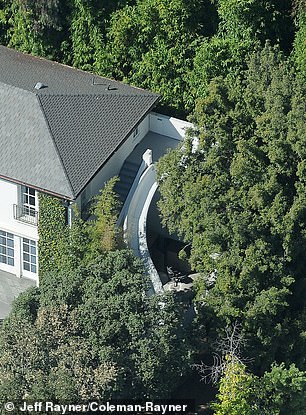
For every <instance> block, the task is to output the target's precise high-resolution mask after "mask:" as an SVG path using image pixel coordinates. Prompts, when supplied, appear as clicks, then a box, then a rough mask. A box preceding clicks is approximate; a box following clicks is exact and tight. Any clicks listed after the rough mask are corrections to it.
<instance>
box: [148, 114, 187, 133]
mask: <svg viewBox="0 0 306 415" xmlns="http://www.w3.org/2000/svg"><path fill="white" fill-rule="evenodd" d="M191 127H192V124H191V123H190V122H187V121H183V120H179V119H178V118H174V117H168V116H167V115H162V114H158V113H156V112H151V114H150V126H149V128H150V131H153V132H154V133H157V134H161V135H166V136H167V137H171V138H175V139H177V140H181V139H182V138H183V137H185V134H186V129H187V128H191Z"/></svg>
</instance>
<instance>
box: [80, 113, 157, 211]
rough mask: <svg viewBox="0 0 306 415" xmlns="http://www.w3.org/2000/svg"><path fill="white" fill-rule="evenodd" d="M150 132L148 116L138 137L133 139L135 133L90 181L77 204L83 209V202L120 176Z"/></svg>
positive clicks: (139, 129)
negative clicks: (112, 179)
mask: <svg viewBox="0 0 306 415" xmlns="http://www.w3.org/2000/svg"><path fill="white" fill-rule="evenodd" d="M148 131H149V116H147V117H146V118H145V119H144V120H143V121H142V122H141V123H140V124H139V126H138V135H137V137H134V138H133V133H132V134H131V135H130V136H129V137H128V139H127V140H126V141H125V142H124V143H123V144H122V146H121V147H120V148H119V149H118V151H117V152H116V153H115V154H114V155H113V157H112V158H111V159H110V160H109V161H108V162H107V163H106V165H105V166H104V167H103V168H102V169H101V170H100V171H99V173H98V174H97V175H96V176H95V177H94V178H93V179H92V180H91V181H90V183H89V184H88V185H87V186H86V188H85V189H84V191H83V193H85V194H84V195H83V198H82V195H80V196H79V197H78V198H77V204H78V206H79V208H81V200H82V199H83V201H84V203H87V202H88V201H89V200H90V198H91V197H92V196H94V195H96V194H97V193H98V192H99V191H100V190H101V189H102V187H103V186H104V184H105V183H106V182H107V181H108V180H109V179H110V178H112V177H113V176H116V175H117V174H119V172H120V169H121V167H122V165H123V163H124V160H125V159H126V158H127V157H128V155H129V154H130V153H131V152H132V151H133V149H134V147H135V146H136V145H137V144H138V143H139V142H140V141H141V140H142V139H143V138H144V136H145V135H146V134H147V133H148Z"/></svg>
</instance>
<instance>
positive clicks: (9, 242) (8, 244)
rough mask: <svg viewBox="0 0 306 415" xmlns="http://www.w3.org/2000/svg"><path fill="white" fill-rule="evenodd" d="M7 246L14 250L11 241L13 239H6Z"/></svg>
mask: <svg viewBox="0 0 306 415" xmlns="http://www.w3.org/2000/svg"><path fill="white" fill-rule="evenodd" d="M7 246H10V247H11V248H14V241H13V239H8V240H7Z"/></svg>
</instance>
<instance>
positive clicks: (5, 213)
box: [0, 179, 38, 281]
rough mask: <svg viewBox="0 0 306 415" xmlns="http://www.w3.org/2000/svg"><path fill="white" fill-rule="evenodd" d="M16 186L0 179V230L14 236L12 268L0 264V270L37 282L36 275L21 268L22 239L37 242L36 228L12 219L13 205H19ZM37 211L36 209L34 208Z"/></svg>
mask: <svg viewBox="0 0 306 415" xmlns="http://www.w3.org/2000/svg"><path fill="white" fill-rule="evenodd" d="M18 186H19V185H17V184H15V183H12V182H9V181H5V180H2V179H0V230H2V231H5V232H9V233H12V234H13V235H14V266H10V265H7V264H3V263H1V262H0V269H1V270H4V271H7V272H11V273H14V274H16V275H17V276H18V277H22V276H24V277H27V278H31V279H34V280H36V281H37V280H38V276H37V274H34V273H31V272H28V271H23V269H22V268H23V267H22V238H27V239H31V240H34V241H35V242H36V243H37V241H38V230H37V226H34V225H30V224H27V223H24V222H21V221H18V220H16V219H14V210H13V205H14V204H16V205H18V204H19V205H20V202H19V200H18V199H19V197H18V195H19V192H18ZM36 209H37V210H38V208H36Z"/></svg>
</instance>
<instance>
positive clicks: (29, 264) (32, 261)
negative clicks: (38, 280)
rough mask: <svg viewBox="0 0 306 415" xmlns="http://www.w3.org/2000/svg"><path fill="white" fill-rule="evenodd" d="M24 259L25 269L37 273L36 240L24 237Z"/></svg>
mask: <svg viewBox="0 0 306 415" xmlns="http://www.w3.org/2000/svg"><path fill="white" fill-rule="evenodd" d="M22 251H23V254H22V259H23V261H22V262H23V269H24V270H25V271H30V272H34V273H35V274H36V273H37V247H36V242H35V241H32V240H31V239H27V238H23V240H22Z"/></svg>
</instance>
